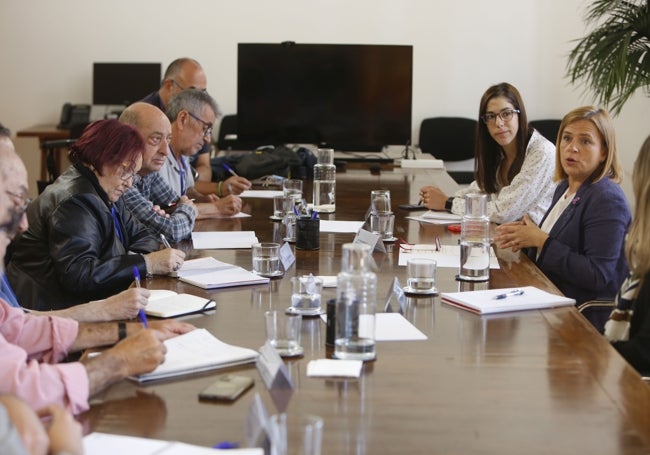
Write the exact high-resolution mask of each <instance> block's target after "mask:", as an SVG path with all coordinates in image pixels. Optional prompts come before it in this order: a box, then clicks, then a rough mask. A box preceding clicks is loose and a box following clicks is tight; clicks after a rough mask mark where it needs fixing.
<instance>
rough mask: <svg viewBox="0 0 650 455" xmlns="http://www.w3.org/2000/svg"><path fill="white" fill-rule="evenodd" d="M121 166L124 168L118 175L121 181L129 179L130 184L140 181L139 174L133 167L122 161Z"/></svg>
mask: <svg viewBox="0 0 650 455" xmlns="http://www.w3.org/2000/svg"><path fill="white" fill-rule="evenodd" d="M122 168H124V170H123V171H122V175H120V180H122V181H123V182H127V181H129V180H131V185H137V184H138V182H140V176H139V175H138V173H137V171H136V170H135V169H133V168H132V167H129V165H128V164H127V163H122Z"/></svg>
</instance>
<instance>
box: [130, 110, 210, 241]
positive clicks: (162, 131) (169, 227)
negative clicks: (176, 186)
mask: <svg viewBox="0 0 650 455" xmlns="http://www.w3.org/2000/svg"><path fill="white" fill-rule="evenodd" d="M120 121H121V122H122V123H126V124H129V125H131V126H133V127H135V128H136V129H137V130H138V131H139V132H140V134H141V135H142V137H143V138H144V142H145V150H144V153H143V155H142V168H141V169H140V172H139V173H138V175H139V177H140V178H139V179H134V180H135V181H134V182H133V186H132V187H131V188H129V189H128V190H127V191H126V193H124V195H123V196H122V200H123V201H124V204H125V205H126V207H127V208H128V209H129V210H131V212H132V213H133V215H134V216H135V217H136V218H137V219H138V220H139V221H140V222H141V223H142V224H144V225H145V226H147V227H148V228H149V230H150V231H151V232H153V233H154V234H155V235H159V234H164V235H165V237H167V238H168V239H169V240H171V241H173V242H178V241H180V240H183V239H186V238H189V237H190V236H191V233H192V229H194V222H195V220H196V216H197V213H198V212H197V208H196V206H195V205H194V203H193V202H192V201H191V200H190V199H188V197H187V196H181V197H179V195H178V194H176V192H175V191H174V190H173V189H172V188H171V187H170V186H169V184H168V183H167V182H166V181H165V180H164V179H163V178H162V177H161V176H160V174H159V173H158V171H159V170H160V168H161V167H162V166H163V165H164V164H165V160H166V157H167V149H168V146H169V141H170V139H171V131H172V129H171V124H170V123H169V119H168V118H167V116H166V115H165V114H164V113H163V112H162V111H161V110H160V109H158V108H157V107H155V106H153V105H151V104H148V103H143V102H138V103H134V104H132V105H130V106H129V107H127V108H126V109H125V110H124V112H123V113H122V115H121V116H120ZM161 207H164V208H167V209H172V210H171V212H170V213H167V212H166V211H165V210H163V209H161Z"/></svg>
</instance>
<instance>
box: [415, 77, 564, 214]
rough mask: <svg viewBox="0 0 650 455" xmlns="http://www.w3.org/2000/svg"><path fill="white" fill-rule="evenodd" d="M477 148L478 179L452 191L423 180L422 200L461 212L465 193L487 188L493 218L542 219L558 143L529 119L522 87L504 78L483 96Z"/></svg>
mask: <svg viewBox="0 0 650 455" xmlns="http://www.w3.org/2000/svg"><path fill="white" fill-rule="evenodd" d="M474 154H475V157H476V170H475V178H476V180H474V181H473V182H472V183H471V184H470V185H469V186H468V187H466V188H463V189H461V190H459V191H457V192H456V193H455V194H454V195H453V196H451V197H449V196H448V195H446V194H445V193H444V192H443V191H441V190H440V189H439V188H437V187H435V186H425V187H423V188H421V189H420V198H421V200H422V203H423V204H424V206H425V207H427V208H429V209H433V210H447V211H448V212H452V213H456V214H458V215H462V214H463V213H465V199H464V197H465V195H466V194H469V193H487V194H488V195H489V198H488V207H487V211H488V213H487V214H488V216H489V217H490V219H491V220H492V221H494V222H496V223H505V222H508V221H515V220H519V219H521V218H522V217H523V216H524V215H526V214H528V215H529V216H530V218H531V219H532V220H533V221H534V222H539V221H540V220H541V219H542V216H543V215H544V213H546V209H548V207H549V205H550V204H551V197H552V196H553V190H554V189H555V184H554V183H553V170H554V168H555V147H554V146H553V144H552V143H551V142H549V141H548V140H547V139H546V138H544V136H542V135H541V134H540V133H539V132H538V131H536V130H535V129H534V128H532V127H531V126H529V125H528V118H527V117H526V108H525V107H524V102H523V101H522V99H521V95H520V94H519V91H518V90H517V89H516V88H515V87H513V86H512V85H510V84H508V83H506V82H503V83H501V84H497V85H493V86H492V87H490V88H488V89H487V91H486V92H485V93H484V94H483V97H482V98H481V103H480V106H479V122H478V126H477V130H476V146H475V153H474Z"/></svg>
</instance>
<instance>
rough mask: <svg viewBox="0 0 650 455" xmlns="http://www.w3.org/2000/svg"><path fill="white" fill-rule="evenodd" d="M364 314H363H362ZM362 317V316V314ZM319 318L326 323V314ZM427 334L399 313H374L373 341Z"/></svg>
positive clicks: (406, 339) (395, 339)
mask: <svg viewBox="0 0 650 455" xmlns="http://www.w3.org/2000/svg"><path fill="white" fill-rule="evenodd" d="M364 316H365V315H364ZM362 317H363V316H362ZM320 318H321V319H322V320H323V322H325V323H327V315H326V314H321V316H320ZM426 339H427V336H426V335H425V334H424V333H422V332H420V330H419V329H418V328H417V327H415V326H414V325H413V324H411V323H410V322H409V321H408V319H406V318H405V317H404V316H402V315H401V314H399V313H375V341H411V340H426Z"/></svg>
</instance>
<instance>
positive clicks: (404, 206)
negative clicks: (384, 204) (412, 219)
mask: <svg viewBox="0 0 650 455" xmlns="http://www.w3.org/2000/svg"><path fill="white" fill-rule="evenodd" d="M398 207H399V208H400V209H402V210H408V211H411V212H412V211H415V210H429V209H427V208H426V207H425V206H424V205H423V204H402V205H398Z"/></svg>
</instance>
